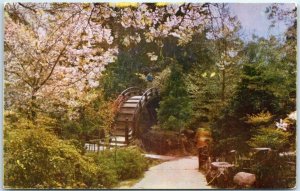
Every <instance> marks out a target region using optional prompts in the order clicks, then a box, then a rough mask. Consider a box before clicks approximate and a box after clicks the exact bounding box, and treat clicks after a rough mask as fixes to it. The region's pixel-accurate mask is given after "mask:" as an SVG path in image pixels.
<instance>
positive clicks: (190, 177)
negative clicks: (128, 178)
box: [131, 157, 212, 189]
mask: <svg viewBox="0 0 300 191" xmlns="http://www.w3.org/2000/svg"><path fill="white" fill-rule="evenodd" d="M197 165H198V161H197V157H184V158H177V159H175V160H171V161H167V162H164V163H161V164H159V165H157V166H153V167H151V168H150V169H149V170H148V171H147V172H146V173H145V176H144V178H143V179H142V180H141V181H140V182H138V183H137V184H135V185H134V186H133V187H131V188H133V189H167V188H169V189H211V188H212V187H210V186H207V185H206V184H207V183H206V180H205V176H204V175H203V174H202V173H201V172H199V171H198V169H197Z"/></svg>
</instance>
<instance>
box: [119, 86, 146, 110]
mask: <svg viewBox="0 0 300 191" xmlns="http://www.w3.org/2000/svg"><path fill="white" fill-rule="evenodd" d="M140 94H142V90H141V89H140V88H138V87H130V88H127V89H126V90H124V91H122V92H121V94H120V95H119V96H118V98H117V99H116V100H115V101H114V105H115V106H114V107H115V112H117V111H118V110H119V108H120V106H121V105H122V103H123V102H125V101H126V100H127V99H128V98H129V97H130V96H132V95H140Z"/></svg>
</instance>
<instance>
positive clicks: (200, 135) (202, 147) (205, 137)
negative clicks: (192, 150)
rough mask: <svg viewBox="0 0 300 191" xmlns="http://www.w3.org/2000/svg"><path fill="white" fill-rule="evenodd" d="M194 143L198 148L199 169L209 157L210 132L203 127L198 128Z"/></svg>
mask: <svg viewBox="0 0 300 191" xmlns="http://www.w3.org/2000/svg"><path fill="white" fill-rule="evenodd" d="M195 138H196V143H197V145H196V146H197V150H198V168H199V170H200V169H201V167H202V166H203V165H204V164H205V162H206V161H207V160H208V157H209V150H210V149H209V147H210V144H211V141H212V138H211V133H210V131H209V130H207V129H204V128H198V130H197V132H196V136H195Z"/></svg>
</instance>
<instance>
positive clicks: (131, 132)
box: [85, 87, 159, 151]
mask: <svg viewBox="0 0 300 191" xmlns="http://www.w3.org/2000/svg"><path fill="white" fill-rule="evenodd" d="M158 97H159V92H158V90H157V89H156V88H149V89H147V90H145V91H142V89H140V88H137V87H130V88H127V89H126V90H124V91H123V92H122V93H121V94H120V95H119V96H118V97H117V99H116V100H115V104H116V107H117V114H116V118H115V121H114V123H113V126H112V128H111V130H110V132H109V137H108V139H109V142H108V141H105V140H104V139H95V140H91V141H89V142H88V143H86V144H85V147H86V149H87V150H88V151H101V150H105V149H111V148H114V147H125V146H127V145H128V144H130V142H131V141H132V140H133V138H134V137H138V136H139V135H140V133H141V129H140V128H139V126H138V123H139V119H140V117H141V116H142V112H143V111H144V110H145V109H146V110H147V112H148V114H149V117H150V118H152V120H156V119H155V117H154V116H155V114H154V113H153V110H150V109H148V107H147V106H148V105H149V103H151V101H152V100H153V99H155V98H158Z"/></svg>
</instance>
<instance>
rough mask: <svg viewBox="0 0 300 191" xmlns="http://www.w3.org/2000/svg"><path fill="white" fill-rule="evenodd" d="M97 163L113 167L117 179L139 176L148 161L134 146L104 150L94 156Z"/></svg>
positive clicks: (146, 166)
mask: <svg viewBox="0 0 300 191" xmlns="http://www.w3.org/2000/svg"><path fill="white" fill-rule="evenodd" d="M95 158H96V163H97V164H105V165H106V166H108V167H109V168H111V169H115V171H116V173H117V175H118V178H119V180H126V179H131V178H138V177H140V176H141V175H142V174H143V172H144V171H145V170H147V168H148V162H147V160H146V159H145V157H144V156H143V155H142V153H141V151H140V150H138V149H137V148H135V147H129V148H120V149H117V150H106V151H104V152H101V153H99V154H98V155H96V156H95Z"/></svg>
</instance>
